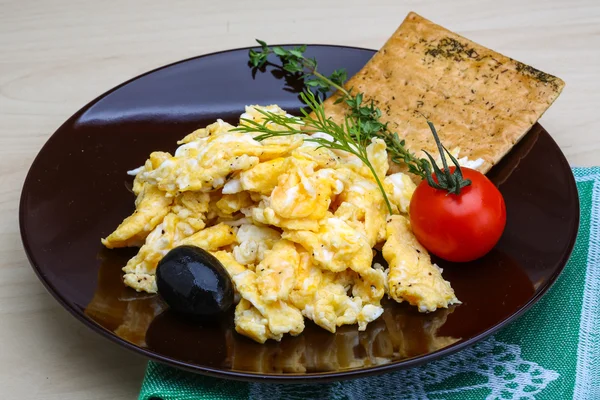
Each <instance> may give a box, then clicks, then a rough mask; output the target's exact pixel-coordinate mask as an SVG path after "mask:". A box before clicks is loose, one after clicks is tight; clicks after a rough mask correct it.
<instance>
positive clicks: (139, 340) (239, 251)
mask: <svg viewBox="0 0 600 400" xmlns="http://www.w3.org/2000/svg"><path fill="white" fill-rule="evenodd" d="M308 51H309V52H310V55H311V56H315V57H317V58H318V59H319V61H320V64H319V65H320V68H322V69H323V70H324V71H328V70H332V69H333V68H335V67H336V66H338V65H343V66H345V67H346V68H347V69H348V71H349V72H350V73H354V72H357V71H358V70H359V69H360V68H361V67H362V66H363V65H364V64H365V62H366V61H367V60H368V59H369V58H370V57H371V56H372V55H373V52H372V51H371V50H364V49H355V48H349V47H334V46H310V47H309V48H308ZM247 54H248V50H247V49H241V50H234V51H229V52H222V53H217V54H213V55H208V56H203V57H198V58H195V59H190V60H187V61H183V62H180V63H176V64H173V65H170V66H167V67H164V68H161V69H158V70H156V71H153V72H150V73H148V74H146V75H143V76H141V77H138V78H135V79H134V80H132V81H130V82H127V83H125V84H124V85H122V86H120V87H118V88H116V89H114V90H112V91H110V92H108V93H107V94H105V95H103V96H101V97H100V98H98V99H97V100H95V101H93V102H91V103H90V104H89V105H87V106H86V107H84V108H83V109H82V110H81V111H79V112H78V113H77V114H75V115H74V116H73V117H72V118H71V119H70V120H69V121H67V122H66V123H65V124H64V125H63V126H62V127H61V128H60V129H59V130H58V131H57V133H56V134H55V135H54V136H52V138H51V139H50V140H49V142H48V143H47V144H46V146H45V147H44V148H43V149H42V151H41V152H40V155H39V156H38V158H37V159H36V161H35V162H34V164H33V166H32V168H31V170H30V172H29V175H28V177H27V180H26V183H25V186H24V189H23V194H22V199H21V209H20V222H21V229H22V234H23V242H24V245H25V249H26V251H27V253H28V256H29V259H30V260H31V263H32V265H33V267H34V270H35V271H36V272H37V273H38V275H39V277H40V279H41V280H42V281H43V282H44V284H45V285H46V286H47V288H48V289H49V291H50V292H51V293H52V294H53V295H54V296H55V297H56V298H57V299H58V300H59V301H60V302H61V304H63V305H64V306H65V307H66V308H67V309H68V310H69V311H70V312H71V313H73V315H75V316H76V317H77V318H78V319H80V320H81V321H82V322H83V323H85V324H86V325H88V326H90V327H91V328H92V329H94V330H96V331H97V332H99V333H100V334H102V335H104V336H106V337H108V338H110V339H111V340H113V341H115V342H116V343H118V344H120V345H122V346H124V347H126V348H129V349H132V350H134V351H136V352H139V353H141V354H143V355H145V356H147V357H150V358H153V359H156V360H159V361H162V362H166V363H169V364H171V365H174V366H178V367H181V368H186V369H188V370H192V371H196V372H200V373H205V374H210V375H215V376H221V377H228V378H235V379H261V380H263V381H264V380H265V379H271V380H289V381H302V380H313V381H314V380H315V379H338V378H344V377H353V376H359V375H362V374H371V373H375V372H383V371H389V370H392V369H396V368H406V367H411V366H414V365H417V364H419V363H423V362H426V361H429V360H431V359H434V358H436V357H439V356H442V355H444V354H448V353H450V352H453V351H457V350H459V349H461V348H463V347H465V346H468V345H470V344H472V343H474V342H476V341H477V340H480V339H481V338H483V337H485V336H486V335H489V334H490V333H492V332H494V331H496V330H497V329H499V328H500V327H501V326H503V325H504V324H506V323H507V322H509V321H510V320H512V319H514V318H516V316H518V315H520V314H521V313H522V312H523V311H524V310H526V309H527V308H528V307H530V306H531V305H532V304H533V303H534V302H535V301H536V300H537V299H538V298H539V297H540V296H541V295H542V294H543V293H544V292H545V291H546V290H547V289H548V288H549V287H550V285H551V284H552V282H553V281H554V280H555V279H556V277H557V275H558V273H559V272H560V270H561V269H562V268H563V266H564V264H565V262H566V259H567V258H568V255H569V254H570V251H571V249H572V246H573V243H574V238H575V235H576V232H577V217H578V208H577V207H578V206H577V195H576V191H575V186H574V181H573V177H572V175H571V172H570V170H569V167H568V164H567V163H566V161H565V159H564V156H563V155H562V153H561V152H560V149H559V148H558V146H557V145H556V144H555V143H554V142H553V140H552V139H551V138H550V136H549V135H548V134H547V132H546V131H545V130H544V129H543V128H542V127H541V126H539V125H536V126H534V128H533V129H532V130H531V131H530V133H528V134H527V136H526V137H525V138H524V139H522V140H521V141H520V142H519V143H518V144H517V145H516V146H515V147H514V148H513V149H512V150H511V152H510V153H509V154H508V155H507V156H506V157H505V158H504V159H503V160H502V161H501V162H500V163H498V164H497V165H496V166H494V168H493V169H492V170H491V171H490V173H489V174H488V177H490V179H491V180H492V181H493V182H494V183H496V184H497V185H499V187H500V190H501V191H502V194H503V196H504V198H505V200H506V203H507V207H510V210H511V212H510V213H509V214H508V222H507V227H506V230H505V233H504V235H503V237H502V239H501V241H500V242H499V243H498V245H497V246H496V248H494V250H492V252H490V253H489V254H488V255H487V256H485V257H484V258H482V259H479V260H477V261H474V262H470V263H464V264H453V263H448V262H444V261H443V260H439V259H436V258H435V257H433V256H430V255H429V254H428V253H427V251H426V250H425V249H424V248H423V247H422V246H421V245H420V244H419V243H418V241H417V240H416V239H415V238H414V235H413V234H412V231H411V229H410V224H409V222H408V219H407V212H408V206H409V203H410V198H411V195H412V192H413V191H414V189H415V182H414V181H413V180H412V179H411V177H410V176H409V175H407V174H405V173H403V172H398V171H395V170H393V169H391V168H390V165H389V161H388V157H387V153H386V149H385V145H384V144H383V143H381V142H380V141H378V140H373V141H372V142H371V143H370V144H369V146H368V155H369V159H370V160H371V161H372V164H373V165H374V166H375V167H376V172H377V174H378V176H379V177H380V178H381V180H382V182H383V186H384V189H385V193H386V194H387V196H388V198H389V199H390V201H391V204H392V208H393V211H394V212H393V215H390V213H389V212H388V209H387V208H386V207H385V204H384V201H383V197H382V194H381V192H380V191H379V189H378V187H377V185H376V183H375V181H374V179H373V175H372V174H371V173H370V172H369V171H366V170H365V166H364V164H362V163H360V162H357V160H356V159H354V158H353V156H352V155H350V154H348V153H343V152H339V151H334V150H331V149H327V148H322V147H319V146H316V145H315V144H314V143H311V142H309V141H306V140H305V139H306V137H303V136H301V135H299V136H290V137H276V138H271V139H267V140H263V141H260V142H259V141H256V140H255V139H254V137H253V136H252V134H249V133H242V132H238V131H235V130H232V129H233V128H235V127H236V126H238V125H239V124H240V115H241V116H242V117H243V118H245V119H252V120H260V118H262V117H261V115H262V114H260V113H259V112H258V111H257V110H260V109H268V110H270V111H272V112H275V113H281V114H286V113H290V114H297V113H298V110H299V106H300V103H299V101H298V99H297V92H294V91H293V90H285V89H286V86H285V85H286V84H285V82H284V81H283V80H277V79H274V78H273V76H271V75H270V74H258V75H256V76H255V77H253V76H252V75H251V73H250V71H249V69H248V67H247V64H246V63H247ZM287 89H289V88H287ZM276 128H277V127H274V129H276ZM323 137H324V138H326V135H323ZM453 151H454V153H455V155H456V156H457V157H458V158H461V157H462V156H461V153H460V149H453ZM540 160H546V161H545V162H544V168H538V167H537V166H538V165H539V162H540ZM548 160H550V161H552V162H548ZM462 161H464V162H465V163H466V162H476V161H477V160H469V159H466V158H465V159H464V160H462ZM127 171H129V175H128V174H127ZM532 182H535V184H536V185H538V186H540V188H539V189H538V190H536V193H545V192H544V190H543V189H544V188H553V189H552V193H553V196H552V197H551V198H548V197H545V196H541V195H537V194H534V195H532V196H530V197H528V199H527V201H526V202H524V201H523V199H522V196H523V195H522V193H523V191H524V190H525V188H527V187H529V185H531V184H532ZM557 182H563V183H564V182H567V184H562V185H557ZM556 188H560V189H556ZM565 221H566V222H565ZM100 238H102V242H100ZM179 245H194V246H198V247H201V248H203V249H205V250H207V251H209V252H210V253H211V254H213V255H214V256H215V257H217V259H218V260H219V261H220V262H221V263H222V264H223V265H224V267H225V269H226V270H227V272H228V274H229V275H230V277H231V279H232V281H233V283H234V287H235V291H236V305H235V307H234V309H232V310H231V311H230V312H229V313H227V314H226V315H223V316H220V317H219V318H217V319H216V320H214V321H213V322H212V323H206V322H202V323H195V322H193V321H185V320H182V319H181V318H177V317H175V316H174V315H173V314H172V313H171V312H170V311H169V310H168V309H167V307H166V305H165V304H164V302H163V301H161V299H160V296H158V295H157V294H156V291H157V288H156V279H155V270H156V266H157V264H158V262H159V261H160V259H161V258H162V257H163V256H164V255H165V254H166V252H168V251H169V250H170V249H172V248H174V247H176V246H179ZM532 259H535V260H536V262H535V263H532V262H531V260H532Z"/></svg>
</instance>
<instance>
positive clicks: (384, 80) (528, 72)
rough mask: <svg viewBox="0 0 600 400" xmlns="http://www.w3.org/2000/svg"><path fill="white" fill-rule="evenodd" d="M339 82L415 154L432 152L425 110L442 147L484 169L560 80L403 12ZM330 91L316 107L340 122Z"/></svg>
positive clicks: (538, 112) (340, 107) (341, 110)
mask: <svg viewBox="0 0 600 400" xmlns="http://www.w3.org/2000/svg"><path fill="white" fill-rule="evenodd" d="M345 87H346V88H353V93H357V92H363V93H364V98H365V100H366V101H370V100H373V101H374V102H375V104H376V105H377V106H378V107H379V108H380V109H381V111H382V113H383V115H382V118H381V119H382V120H383V122H388V123H389V125H388V127H389V129H390V131H392V132H397V133H398V135H399V136H400V138H404V139H405V140H406V146H407V147H408V148H409V149H410V150H411V151H413V152H415V153H416V154H417V155H418V156H420V157H421V156H424V154H423V153H422V152H421V150H426V151H428V152H430V153H431V154H433V155H434V156H435V154H437V148H436V146H435V143H434V141H433V137H432V135H431V132H430V130H429V128H428V126H427V124H426V121H425V119H424V118H423V116H425V117H427V118H428V119H429V120H430V121H432V122H433V123H434V124H435V126H436V128H437V130H438V133H439V136H440V138H441V140H442V143H443V144H444V146H445V147H446V148H448V149H455V148H456V147H459V148H460V155H459V156H460V157H465V156H466V157H468V158H469V159H470V160H476V159H478V158H481V159H483V160H484V163H483V165H481V166H480V167H478V168H477V169H478V170H479V171H481V172H483V173H485V172H487V171H488V170H489V169H490V168H491V167H492V166H493V165H495V164H497V163H498V161H500V159H502V157H503V156H504V155H506V154H507V153H508V152H509V151H510V149H511V148H512V147H513V146H514V145H515V144H516V143H517V142H518V141H519V140H520V139H521V138H522V137H523V136H524V135H525V134H526V133H527V131H529V129H530V128H531V127H532V126H533V124H535V122H536V121H537V120H538V119H539V118H540V117H541V116H542V114H543V113H544V111H546V110H547V109H548V107H549V106H550V105H551V104H552V103H553V102H554V100H556V98H557V97H558V95H559V94H560V92H561V90H562V88H563V87H564V82H563V81H562V80H560V79H559V78H557V77H555V76H552V75H549V74H546V73H544V72H542V71H539V70H537V69H535V68H533V67H530V66H528V65H525V64H523V63H520V62H518V61H515V60H513V59H511V58H509V57H506V56H503V55H502V54H499V53H496V52H495V51H492V50H490V49H487V48H485V47H483V46H481V45H478V44H477V43H474V42H472V41H470V40H468V39H466V38H464V37H462V36H460V35H457V34H456V33H453V32H450V31H449V30H447V29H445V28H442V27H441V26H439V25H436V24H434V23H432V22H431V21H428V20H426V19H424V18H422V17H421V16H419V15H417V14H415V13H410V14H408V16H407V17H406V19H405V20H404V22H403V23H402V25H400V27H399V28H398V30H397V31H396V32H395V33H394V34H393V35H392V37H391V38H390V39H389V40H388V41H387V43H386V44H385V45H384V46H383V47H382V48H381V49H380V50H379V51H378V52H377V53H376V54H375V55H374V56H373V58H372V59H371V60H370V61H369V62H368V63H367V64H366V65H365V66H364V68H363V69H362V70H360V71H359V72H358V73H357V74H356V75H354V76H353V77H352V78H351V79H350V80H349V81H348V82H347V83H346V85H345ZM337 97H338V96H337V95H336V94H334V95H333V96H332V97H330V98H329V99H327V100H326V101H325V104H324V106H325V112H326V114H327V115H328V116H331V117H332V118H333V119H334V120H336V121H341V120H342V119H343V116H344V115H345V113H346V112H347V110H348V109H347V106H346V105H345V104H343V103H340V104H334V101H335V99H336V98H337ZM396 167H397V165H396ZM396 169H398V168H396Z"/></svg>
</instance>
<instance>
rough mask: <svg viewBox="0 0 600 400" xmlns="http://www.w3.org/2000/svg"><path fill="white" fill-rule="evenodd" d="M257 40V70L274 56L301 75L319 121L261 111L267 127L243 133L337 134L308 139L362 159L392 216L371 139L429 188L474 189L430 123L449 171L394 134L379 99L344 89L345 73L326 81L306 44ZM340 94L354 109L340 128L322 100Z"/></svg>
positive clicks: (304, 97) (252, 52)
mask: <svg viewBox="0 0 600 400" xmlns="http://www.w3.org/2000/svg"><path fill="white" fill-rule="evenodd" d="M256 41H257V42H258V44H259V45H260V50H259V51H257V50H254V49H251V50H250V52H249V56H250V63H251V65H252V66H253V67H255V68H261V67H263V66H264V65H266V64H267V63H268V56H269V55H270V54H275V55H276V56H277V57H279V59H280V60H281V62H282V66H281V68H282V69H283V70H284V71H286V72H288V73H290V74H300V76H301V77H302V79H303V80H304V84H305V85H306V86H307V88H308V89H309V90H308V91H306V93H304V94H301V98H302V101H303V102H304V103H305V104H306V105H307V106H308V107H309V109H310V110H312V112H313V113H314V114H315V115H316V116H317V117H316V118H313V117H312V116H310V115H309V114H308V113H307V112H306V111H305V110H302V113H303V115H304V118H301V119H298V118H297V119H293V118H288V117H284V116H280V115H277V114H273V113H269V112H265V111H260V112H261V113H262V114H263V115H265V117H266V119H265V121H264V122H263V123H262V124H259V123H256V122H254V121H249V120H245V122H247V123H249V124H250V125H249V128H248V129H246V128H243V127H242V128H241V129H242V130H244V131H247V132H259V133H260V132H262V133H263V134H262V135H259V136H257V137H256V139H257V140H262V139H265V138H267V137H273V136H285V135H293V134H296V133H315V132H324V133H327V134H329V135H331V136H332V137H333V138H334V142H329V141H327V140H325V139H321V138H314V139H307V140H312V141H315V142H317V143H319V144H320V145H322V146H323V147H327V148H335V149H339V150H345V151H348V152H350V153H352V154H354V155H356V156H357V157H359V158H360V159H361V161H363V162H364V163H365V165H367V167H368V168H369V169H370V170H371V172H372V173H373V176H374V177H375V180H376V181H377V183H378V185H379V188H380V189H381V192H382V194H383V197H384V198H385V201H386V204H387V206H388V209H389V211H390V213H391V212H392V211H391V205H390V202H389V200H388V198H387V195H386V193H385V191H384V189H383V186H382V184H381V182H380V180H379V178H378V177H377V175H376V174H375V170H374V168H373V166H372V165H371V164H370V162H369V159H368V158H367V157H366V146H367V145H368V142H369V139H371V138H379V139H382V140H383V141H384V142H385V144H386V147H387V152H388V154H389V155H390V157H391V159H392V161H393V162H394V163H396V164H405V165H406V166H407V167H408V172H410V173H412V174H415V175H417V176H419V177H420V178H421V179H426V180H427V182H428V183H429V185H431V186H432V187H434V188H436V189H440V190H446V191H448V192H449V193H453V194H459V193H460V189H462V188H463V187H465V186H468V185H470V184H471V182H470V181H469V180H468V179H467V180H465V179H463V177H462V172H461V169H460V165H459V164H458V161H457V160H456V159H455V158H454V157H453V156H452V154H450V152H448V150H447V149H445V148H444V147H443V146H442V144H441V142H440V139H439V137H438V135H437V132H436V130H435V127H434V125H433V123H431V122H430V121H428V120H427V124H428V125H429V128H430V129H431V133H432V134H433V137H434V139H435V142H436V144H437V146H438V150H439V151H440V157H441V160H442V164H443V167H444V169H443V171H442V170H440V169H439V167H438V166H437V165H436V163H435V161H434V159H433V157H431V155H430V154H429V153H427V152H425V153H426V154H427V157H428V158H429V160H430V162H431V164H430V162H429V161H427V159H425V158H418V157H417V156H415V155H414V154H413V153H412V152H411V151H410V150H408V149H407V148H406V146H405V144H406V143H405V141H404V140H401V139H400V138H399V136H398V134H397V133H396V132H391V131H390V130H389V128H388V124H387V123H383V122H381V114H382V113H381V110H380V109H379V108H378V107H376V106H375V104H374V102H373V100H371V101H370V102H366V103H365V102H364V101H363V97H364V94H363V93H356V94H355V93H354V91H353V89H352V88H351V89H348V90H346V89H345V88H344V87H343V85H344V82H345V81H346V79H347V73H346V70H345V69H343V68H340V69H337V70H335V71H334V72H333V73H332V74H331V75H330V76H325V75H323V74H321V73H320V72H319V71H318V70H317V67H318V63H317V60H316V59H314V58H307V57H305V56H304V52H305V51H306V45H302V46H299V47H295V48H292V49H290V50H287V49H284V48H283V47H281V46H274V47H269V46H268V45H267V43H265V42H264V41H262V40H258V39H257V40H256ZM311 89H312V90H314V91H315V92H317V94H318V95H319V97H317V96H315V95H314V94H313V93H312V92H311ZM334 90H337V94H336V95H337V96H338V98H337V99H336V100H335V104H339V103H341V102H344V103H345V104H346V105H347V106H348V107H349V111H348V112H347V113H346V116H345V119H344V124H342V125H338V124H336V123H335V122H333V121H332V120H331V119H330V118H326V117H325V112H324V109H323V104H322V101H321V99H322V98H321V96H325V95H326V94H327V93H329V92H331V91H334ZM294 118H296V117H294ZM269 122H271V123H275V124H279V125H282V126H283V127H284V128H286V129H287V130H285V131H274V130H271V129H269V128H268V127H267V124H268V123H269ZM299 122H301V123H303V124H304V126H303V127H302V128H301V129H298V128H296V127H294V125H295V124H298V123H299ZM250 128H252V129H250ZM313 129H315V130H313ZM344 129H345V131H344ZM348 149H350V150H348ZM444 151H445V152H447V153H448V155H449V156H450V159H451V160H452V162H453V164H454V165H455V166H456V169H455V171H454V172H453V173H450V170H449V168H448V164H447V162H446V158H445V155H444ZM431 166H433V170H434V172H435V174H436V178H437V182H436V181H435V180H434V179H433V177H432V171H431Z"/></svg>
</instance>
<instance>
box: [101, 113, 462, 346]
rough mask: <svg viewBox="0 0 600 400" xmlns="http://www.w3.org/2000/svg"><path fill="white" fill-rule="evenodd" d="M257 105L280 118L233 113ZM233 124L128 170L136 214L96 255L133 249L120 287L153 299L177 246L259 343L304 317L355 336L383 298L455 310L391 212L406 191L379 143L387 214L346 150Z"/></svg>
mask: <svg viewBox="0 0 600 400" xmlns="http://www.w3.org/2000/svg"><path fill="white" fill-rule="evenodd" d="M260 109H264V110H268V111H271V112H275V113H279V114H282V115H283V114H285V111H283V110H281V109H280V108H279V107H278V106H274V105H273V106H268V107H263V108H261V107H258V106H252V107H247V108H246V112H245V113H244V114H242V118H244V119H252V120H254V121H258V122H260V121H261V120H262V117H263V116H262V114H261V113H260V112H258V111H257V110H260ZM233 128H234V127H233V126H232V125H229V124H227V123H225V122H223V121H221V120H218V121H217V122H215V123H214V124H211V125H209V126H207V127H206V128H203V129H198V130H196V131H194V132H192V133H191V134H189V135H188V136H186V137H185V138H183V139H182V140H181V141H180V142H178V144H180V147H179V148H178V149H177V150H176V151H175V153H174V154H173V155H171V154H168V153H164V152H154V153H152V154H151V155H150V158H149V159H148V160H147V161H146V163H145V164H144V165H143V166H142V167H140V168H138V169H136V170H133V171H130V174H131V175H135V180H134V185H133V191H134V193H135V194H136V195H137V198H136V201H135V205H136V210H135V212H134V213H133V214H132V215H131V216H129V217H127V218H126V219H125V220H124V221H123V222H122V223H121V224H120V225H119V226H118V227H117V229H116V230H115V231H114V232H113V233H111V234H110V235H109V236H108V237H106V238H105V239H102V243H103V244H104V245H105V246H106V247H108V248H116V247H127V246H141V247H140V249H139V251H138V253H137V255H135V256H134V257H133V258H132V259H131V260H129V262H128V263H127V265H126V266H125V267H124V268H123V271H124V273H125V274H124V278H123V279H124V282H125V284H126V285H127V286H130V287H132V288H134V289H136V290H138V291H145V292H149V293H155V292H156V290H157V289H156V281H155V271H156V267H157V264H158V262H159V261H160V260H161V258H162V257H163V256H164V255H165V254H166V253H167V252H168V251H169V250H171V249H172V248H174V247H176V246H179V245H194V246H198V247H200V248H202V249H205V250H207V251H209V252H211V253H212V254H213V255H214V256H215V257H217V259H219V261H220V262H221V263H222V264H223V265H224V267H225V269H226V270H227V272H228V273H229V275H230V276H231V279H232V281H233V283H234V286H235V290H236V292H237V293H238V294H239V296H240V301H239V303H238V304H237V306H236V310H235V326H236V330H237V332H239V333H240V334H242V335H246V336H248V337H250V338H252V339H253V340H255V341H257V342H260V343H264V342H265V341H266V340H268V339H274V340H281V338H282V337H283V335H285V334H291V335H298V334H300V333H301V332H302V331H303V330H304V318H308V319H310V320H312V321H314V322H315V323H316V324H317V325H319V326H321V327H322V328H323V329H326V330H328V331H330V332H335V331H336V329H337V327H339V326H342V325H348V324H358V329H359V330H364V329H366V326H367V324H369V323H370V322H372V321H374V320H375V319H377V318H378V317H379V316H381V314H382V313H383V308H382V307H381V299H382V298H383V296H384V295H386V294H387V295H388V296H389V297H391V298H392V299H394V300H395V301H397V302H403V301H406V302H408V303H409V304H411V305H414V306H416V307H418V309H419V311H422V312H426V311H433V310H435V309H437V308H444V307H448V305H450V304H454V303H458V299H457V298H456V296H455V295H454V291H453V290H452V288H451V287H450V284H449V283H448V282H447V281H445V280H444V279H443V278H442V275H441V272H442V271H441V269H439V268H438V267H437V266H436V265H434V264H432V263H431V260H430V258H429V255H428V254H427V251H426V250H425V249H424V248H423V247H422V246H421V245H420V244H419V243H418V242H417V240H416V239H415V237H414V236H413V234H412V231H411V230H410V226H409V222H408V220H407V219H406V218H405V217H403V216H402V214H406V213H407V212H408V207H409V204H410V199H411V197H412V194H413V192H414V190H415V184H414V183H413V182H412V180H411V179H410V178H409V177H408V176H407V175H405V174H403V173H394V174H390V175H388V174H389V173H390V166H389V164H388V157H387V152H386V146H385V143H384V142H383V141H382V140H380V139H373V141H372V143H371V144H370V145H369V146H368V147H367V154H368V157H369V160H370V162H371V164H372V165H373V167H374V169H375V172H376V174H377V175H378V177H379V178H380V179H381V181H382V182H383V186H384V190H385V192H386V194H387V197H388V198H389V200H390V202H391V205H392V208H393V211H394V214H396V215H393V216H390V215H389V213H388V209H387V207H386V205H385V201H384V198H383V196H382V194H381V191H380V189H379V187H378V186H377V184H376V182H375V179H374V178H373V175H372V173H371V171H370V170H369V169H368V168H367V167H366V166H365V165H364V164H363V163H362V162H361V161H360V160H359V159H358V158H357V157H355V156H353V155H352V154H349V153H346V152H341V151H332V150H329V149H327V148H325V147H319V146H317V145H315V143H313V142H309V141H304V139H306V138H307V137H308V136H306V135H294V136H282V137H275V138H270V139H266V140H263V141H260V142H259V141H257V140H256V139H255V138H254V135H253V134H250V133H242V132H236V131H232V129H233ZM270 128H271V129H273V130H277V129H280V127H278V126H274V125H272V126H270ZM316 135H319V136H320V137H321V138H324V139H327V140H332V138H331V137H329V136H328V135H326V134H321V133H317V134H316ZM382 245H383V256H384V258H385V259H386V261H387V262H388V264H389V268H387V269H386V268H383V267H382V266H380V265H378V264H375V265H373V248H374V247H377V248H381V247H380V246H382Z"/></svg>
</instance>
